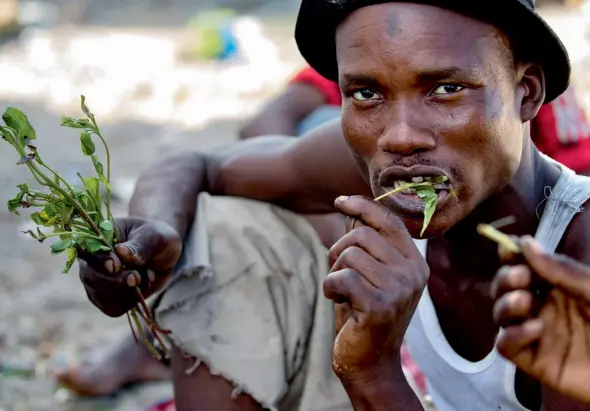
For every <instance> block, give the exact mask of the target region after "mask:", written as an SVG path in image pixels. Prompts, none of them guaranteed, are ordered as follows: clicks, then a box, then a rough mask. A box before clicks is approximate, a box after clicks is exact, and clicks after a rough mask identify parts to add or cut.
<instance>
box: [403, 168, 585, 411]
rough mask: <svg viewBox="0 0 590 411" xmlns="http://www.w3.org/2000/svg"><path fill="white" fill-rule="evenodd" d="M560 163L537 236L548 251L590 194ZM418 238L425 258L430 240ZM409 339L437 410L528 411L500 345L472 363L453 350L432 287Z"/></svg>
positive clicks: (407, 342) (552, 248)
mask: <svg viewBox="0 0 590 411" xmlns="http://www.w3.org/2000/svg"><path fill="white" fill-rule="evenodd" d="M556 164H557V163H556ZM559 167H560V168H561V169H562V174H561V177H560V179H559V180H558V182H557V184H556V185H555V187H554V188H553V189H552V190H551V189H550V188H549V187H547V188H546V192H545V194H546V196H547V200H546V203H545V205H544V211H543V215H542V217H541V222H540V224H539V227H538V229H537V233H536V235H535V238H536V239H537V240H538V241H540V242H541V244H543V246H544V247H545V249H546V250H547V251H548V252H554V251H555V249H556V248H557V245H558V244H559V242H560V240H561V238H562V236H563V234H564V232H565V230H566V229H567V226H568V225H569V223H570V221H571V219H572V218H573V217H574V216H575V215H576V214H577V213H578V212H580V211H582V209H581V207H582V205H583V204H584V203H585V202H586V200H587V199H588V198H590V178H588V177H582V176H577V175H575V174H574V173H573V171H571V170H569V169H567V168H565V167H564V166H562V165H560V164H559ZM415 241H416V245H417V246H418V248H419V250H420V251H421V253H422V255H423V256H424V257H426V241H425V240H415ZM500 332H502V331H500ZM405 337H406V338H405V343H406V345H407V347H408V350H409V352H410V354H411V355H412V358H413V359H414V361H415V362H416V365H418V368H420V370H421V371H422V372H423V373H424V375H425V377H426V380H427V388H428V392H429V394H430V396H431V397H432V401H433V402H434V404H435V406H436V408H437V411H479V410H484V411H487V410H490V411H500V410H502V411H524V410H526V408H525V407H523V406H522V405H520V403H519V401H518V400H517V398H516V392H515V387H514V379H515V375H516V367H515V366H514V365H513V364H512V363H510V362H508V361H507V360H506V359H504V358H503V357H502V356H501V355H500V354H499V353H498V352H497V350H496V349H495V348H494V349H493V350H492V352H490V353H489V354H488V355H487V356H486V357H485V358H484V359H483V360H481V361H478V362H470V361H468V360H466V359H464V358H462V357H461V356H460V355H459V354H457V353H456V352H455V351H454V350H453V348H452V347H451V345H450V344H449V343H448V341H447V339H446V337H445V335H444V334H443V332H442V329H441V327H440V324H439V322H438V318H437V315H436V311H435V309H434V304H433V303H432V300H431V298H430V294H429V292H428V287H427V288H426V289H425V291H424V294H423V295H422V298H421V300H420V302H419V304H418V308H417V309H416V313H415V314H414V317H413V318H412V321H411V323H410V325H409V327H408V330H407V333H406V336H405Z"/></svg>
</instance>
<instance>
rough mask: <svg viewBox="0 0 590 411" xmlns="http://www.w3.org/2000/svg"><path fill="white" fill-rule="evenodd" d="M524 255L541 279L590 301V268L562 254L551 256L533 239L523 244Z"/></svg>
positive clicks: (529, 238) (524, 241)
mask: <svg viewBox="0 0 590 411" xmlns="http://www.w3.org/2000/svg"><path fill="white" fill-rule="evenodd" d="M521 248H522V253H523V255H524V257H525V258H526V260H527V262H528V263H529V265H530V266H531V268H532V269H533V271H535V272H536V273H537V274H538V275H539V277H541V278H542V279H543V280H545V281H547V282H548V283H550V284H551V285H553V286H555V287H560V288H562V289H564V290H566V291H568V292H569V293H571V294H573V295H575V296H577V297H579V298H581V299H584V300H587V301H590V267H588V266H587V265H584V264H581V263H579V262H577V261H575V260H573V259H571V258H569V257H566V256H564V255H561V254H556V255H549V254H546V253H545V252H544V251H543V248H542V247H541V245H540V244H539V243H538V242H537V241H536V240H534V239H533V238H532V237H526V238H524V239H523V240H522V242H521Z"/></svg>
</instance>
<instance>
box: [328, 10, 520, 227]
mask: <svg viewBox="0 0 590 411" xmlns="http://www.w3.org/2000/svg"><path fill="white" fill-rule="evenodd" d="M336 43H337V51H338V66H339V76H340V80H339V82H340V87H341V89H342V92H343V96H344V102H343V113H342V129H343V133H344V136H345V139H346V141H347V143H348V145H349V147H350V148H351V150H352V152H353V155H354V156H355V158H356V160H357V162H358V164H359V166H360V168H361V170H362V172H363V173H364V175H365V178H367V180H368V181H370V183H371V187H372V189H373V193H374V194H375V195H376V196H377V195H381V194H384V193H386V192H387V191H390V190H392V189H393V188H394V187H396V186H398V185H400V184H402V183H404V182H411V181H412V180H414V181H420V179H422V178H434V177H437V176H440V175H445V176H447V177H448V186H439V188H438V189H437V191H438V195H439V205H438V209H437V212H436V213H435V215H434V218H433V219H432V222H431V224H430V226H429V229H428V231H427V234H426V235H425V236H426V237H427V236H434V235H438V234H441V233H443V232H444V231H446V230H447V229H449V228H451V227H452V226H453V225H455V224H456V223H457V222H459V221H460V220H462V219H463V218H464V217H465V216H466V215H468V214H469V213H470V212H471V211H472V210H473V209H474V208H475V207H476V206H477V205H478V204H479V203H481V202H482V201H483V200H484V199H486V198H487V197H489V196H490V195H492V194H494V193H495V192H497V191H499V190H500V189H502V188H503V187H504V186H506V185H507V184H508V183H509V182H510V180H511V179H512V177H513V176H514V174H515V172H516V170H517V169H518V165H519V163H520V158H521V153H522V148H523V121H522V119H521V115H520V102H519V101H518V100H519V98H520V97H522V96H520V97H519V94H520V93H517V92H516V89H517V77H516V70H515V68H514V63H513V61H512V54H511V51H510V48H509V45H508V42H507V40H506V38H505V37H504V36H503V35H502V34H501V33H500V32H499V31H498V30H497V29H495V28H494V27H492V26H490V25H487V24H485V23H481V22H478V21H476V20H473V19H470V18H468V17H464V16H462V15H460V14H457V13H454V12H451V11H448V10H443V9H440V8H436V7H432V6H425V5H418V4H413V3H385V4H380V5H375V6H370V7H365V8H362V9H360V10H358V11H356V12H354V13H353V14H351V15H350V16H349V17H348V18H347V20H346V21H344V22H343V23H342V24H341V25H340V27H339V28H338V31H337V34H336ZM449 186H450V187H449ZM449 188H452V189H453V190H454V192H455V193H456V196H457V198H454V197H453V196H452V195H450V190H449ZM383 203H384V204H386V205H387V206H388V207H389V208H390V209H392V210H393V211H395V212H396V213H397V214H398V215H399V216H400V217H402V218H403V220H404V222H405V224H406V227H408V229H409V230H410V232H411V233H412V235H413V236H414V237H417V236H418V234H419V232H420V229H421V226H422V221H423V216H422V212H423V201H422V200H421V199H420V198H418V197H417V196H416V195H415V194H411V193H398V194H394V195H392V196H390V197H388V198H387V199H385V200H383Z"/></svg>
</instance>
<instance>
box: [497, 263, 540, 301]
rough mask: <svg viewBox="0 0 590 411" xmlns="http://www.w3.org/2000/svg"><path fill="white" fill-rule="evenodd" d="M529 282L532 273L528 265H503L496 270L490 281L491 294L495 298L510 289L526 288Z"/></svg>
mask: <svg viewBox="0 0 590 411" xmlns="http://www.w3.org/2000/svg"><path fill="white" fill-rule="evenodd" d="M531 282H532V273H531V270H530V269H529V267H528V266H526V265H517V266H514V267H511V266H504V267H502V268H500V270H498V273H497V274H496V276H495V277H494V280H493V281H492V286H491V289H490V292H491V296H492V298H493V299H494V300H497V299H499V298H500V297H501V296H502V295H504V294H506V293H508V292H510V291H514V290H518V289H525V288H528V287H529V286H530V285H531Z"/></svg>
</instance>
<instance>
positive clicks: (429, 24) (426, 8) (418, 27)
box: [336, 2, 505, 43]
mask: <svg viewBox="0 0 590 411" xmlns="http://www.w3.org/2000/svg"><path fill="white" fill-rule="evenodd" d="M367 35H379V36H381V37H382V36H384V35H387V36H389V37H391V38H392V39H396V38H398V37H399V36H408V37H409V36H414V37H416V36H420V37H422V36H424V37H437V36H444V38H456V39H458V40H459V39H464V38H467V39H468V40H477V39H479V38H482V37H488V36H489V37H504V38H505V36H504V35H503V34H502V33H501V31H500V30H499V29H497V28H496V27H494V26H492V25H490V24H487V23H484V22H482V21H479V20H476V19H473V18H470V17H467V16H464V15H462V14H459V13H456V12H454V11H451V10H447V9H442V8H439V7H435V6H430V5H424V4H417V3H399V2H390V3H382V4H376V5H372V6H367V7H363V8H360V9H358V10H356V11H354V12H352V13H351V14H350V15H349V16H348V17H347V18H346V19H345V20H344V21H343V22H342V23H341V24H340V25H339V26H338V29H337V31H336V37H337V39H338V38H340V39H342V38H345V39H347V40H348V39H352V41H353V43H354V42H355V41H356V42H358V41H361V40H362V37H363V36H367Z"/></svg>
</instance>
